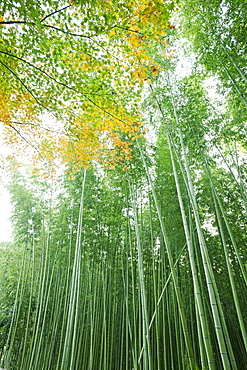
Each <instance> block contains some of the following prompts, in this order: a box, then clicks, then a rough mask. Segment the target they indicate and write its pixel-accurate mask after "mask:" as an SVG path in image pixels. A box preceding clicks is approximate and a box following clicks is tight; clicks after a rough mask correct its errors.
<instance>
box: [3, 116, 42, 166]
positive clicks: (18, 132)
mask: <svg viewBox="0 0 247 370" xmlns="http://www.w3.org/2000/svg"><path fill="white" fill-rule="evenodd" d="M8 126H9V127H11V128H12V129H13V130H14V131H15V132H16V133H17V134H18V135H19V136H20V137H21V138H22V139H23V140H24V141H25V142H26V143H27V144H28V145H30V146H32V147H33V148H34V149H35V150H36V151H37V152H38V153H39V155H40V157H41V158H42V159H44V157H43V156H42V154H41V153H40V151H39V149H38V148H36V146H34V145H33V144H32V143H30V142H29V141H28V140H27V139H26V138H25V137H24V136H23V135H22V134H21V133H20V131H18V130H17V129H16V128H15V127H14V126H12V125H11V124H10V123H8Z"/></svg>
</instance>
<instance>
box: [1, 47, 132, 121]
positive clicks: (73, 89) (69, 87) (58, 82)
mask: <svg viewBox="0 0 247 370" xmlns="http://www.w3.org/2000/svg"><path fill="white" fill-rule="evenodd" d="M0 53H1V54H6V55H9V56H11V57H13V58H16V59H19V60H21V61H22V62H24V63H26V64H28V65H30V66H31V67H33V68H35V69H37V70H39V71H40V72H42V73H43V74H45V75H46V76H47V77H49V78H50V79H51V80H53V81H54V82H56V83H57V84H59V85H61V86H64V87H65V88H66V89H69V90H71V91H74V92H76V93H78V90H77V89H75V88H74V87H71V86H68V85H66V84H65V83H63V82H60V81H57V80H56V79H55V78H54V77H52V76H50V75H49V74H48V73H46V72H45V71H43V70H42V69H41V68H39V67H36V66H35V65H34V64H32V63H29V62H27V61H26V60H25V59H22V58H20V57H17V56H16V55H13V54H10V53H7V52H4V51H1V50H0ZM0 63H1V64H3V65H4V66H5V67H6V68H7V69H8V70H9V71H10V72H11V73H13V74H14V76H15V77H16V78H17V79H18V80H19V81H20V82H21V84H22V85H23V86H24V87H25V88H26V89H27V91H28V92H29V93H30V94H31V95H32V96H33V97H34V99H35V100H36V101H37V103H38V104H39V105H41V103H39V101H38V100H37V99H36V97H35V96H34V95H33V94H32V92H31V91H30V90H29V89H28V87H26V85H25V84H24V82H22V80H21V79H20V78H19V77H18V76H17V75H16V74H15V73H14V72H13V71H12V70H11V69H10V68H9V67H8V66H6V65H5V64H4V63H3V62H1V61H0ZM81 95H82V96H83V97H84V98H85V99H87V100H88V101H89V102H90V103H91V104H93V105H94V106H95V107H96V108H98V109H99V110H101V111H102V112H104V113H106V114H107V115H108V116H110V117H112V118H113V119H115V120H116V121H118V122H122V123H126V122H125V121H124V120H122V119H120V118H118V117H116V116H115V115H113V114H111V113H110V112H108V111H107V110H106V109H104V108H103V107H101V106H100V105H98V104H97V103H95V102H94V101H93V100H92V99H90V98H89V97H88V96H87V95H86V94H84V93H82V92H81ZM41 106H42V107H43V108H45V109H46V110H48V108H46V107H44V106H43V105H41Z"/></svg>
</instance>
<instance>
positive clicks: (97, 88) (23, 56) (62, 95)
mask: <svg viewBox="0 0 247 370" xmlns="http://www.w3.org/2000/svg"><path fill="white" fill-rule="evenodd" d="M55 6H56V5H55V3H54V2H53V1H49V2H48V3H46V4H45V3H44V4H42V5H41V6H40V7H37V5H36V4H35V2H32V1H30V2H29V6H28V7H27V9H24V7H22V6H21V7H19V5H18V4H17V3H16V4H13V6H12V7H11V9H6V10H5V12H3V14H2V15H1V18H0V25H1V28H0V73H1V75H2V76H3V79H2V81H1V90H0V98H1V108H0V120H1V122H2V123H3V125H4V132H5V138H6V142H8V144H10V145H12V147H13V148H14V149H17V148H19V147H22V149H23V150H24V146H25V145H26V147H28V146H29V152H30V145H31V147H32V148H33V151H34V152H35V153H36V158H39V157H42V158H47V159H48V160H49V161H50V162H53V163H54V160H55V158H57V159H59V160H62V161H65V162H69V163H70V164H72V165H73V166H75V167H88V166H89V165H90V163H91V162H92V161H100V162H101V163H104V164H107V165H109V166H110V167H114V166H115V165H116V163H118V162H121V161H129V160H131V157H132V155H131V145H132V142H133V140H135V139H136V138H137V137H139V136H140V135H142V134H143V133H142V117H141V115H140V113H139V102H140V97H141V91H142V86H143V84H145V83H148V82H149V80H150V78H151V77H152V76H156V75H157V74H158V73H159V71H160V66H159V65H158V63H157V62H155V61H154V60H152V56H151V55H150V53H149V49H150V47H151V46H152V45H153V44H154V43H160V42H162V43H163V45H165V47H168V45H167V43H166V41H165V36H166V29H169V28H173V26H171V25H170V24H169V23H168V17H169V12H170V11H171V10H172V9H173V8H174V6H175V2H168V3H165V2H163V1H160V0H155V1H148V0H141V1H131V0H130V1H127V2H119V1H110V0H108V1H103V2H102V1H93V2H92V1H88V2H87V1H78V2H77V1H71V3H64V4H63V6H62V5H61V8H59V9H56V8H55ZM7 86H8V88H6V87H7ZM48 116H49V119H47V117H48ZM44 117H46V118H44ZM23 150H22V151H23ZM17 151H18V150H17ZM30 155H31V154H30Z"/></svg>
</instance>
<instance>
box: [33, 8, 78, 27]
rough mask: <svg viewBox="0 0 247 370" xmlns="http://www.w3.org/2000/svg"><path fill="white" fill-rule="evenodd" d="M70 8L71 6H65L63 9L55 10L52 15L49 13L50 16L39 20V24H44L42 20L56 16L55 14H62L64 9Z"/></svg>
mask: <svg viewBox="0 0 247 370" xmlns="http://www.w3.org/2000/svg"><path fill="white" fill-rule="evenodd" d="M71 6H72V5H67V6H65V7H64V8H62V9H58V10H55V11H54V12H53V13H50V14H48V15H46V16H45V17H44V18H43V19H41V21H40V23H41V22H44V20H45V19H47V18H49V17H51V16H53V15H54V14H57V13H59V12H62V11H63V10H65V9H67V8H70V7H71Z"/></svg>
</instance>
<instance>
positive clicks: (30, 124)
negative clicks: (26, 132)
mask: <svg viewBox="0 0 247 370" xmlns="http://www.w3.org/2000/svg"><path fill="white" fill-rule="evenodd" d="M0 122H3V123H6V124H7V125H9V121H4V120H1V119H0ZM10 123H11V124H15V125H20V126H28V125H29V126H31V127H38V128H41V129H42V130H46V131H49V132H53V133H55V134H59V135H66V134H65V133H64V132H60V131H56V130H52V129H50V128H47V127H43V126H40V125H38V124H35V123H30V122H18V121H11V122H10Z"/></svg>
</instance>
